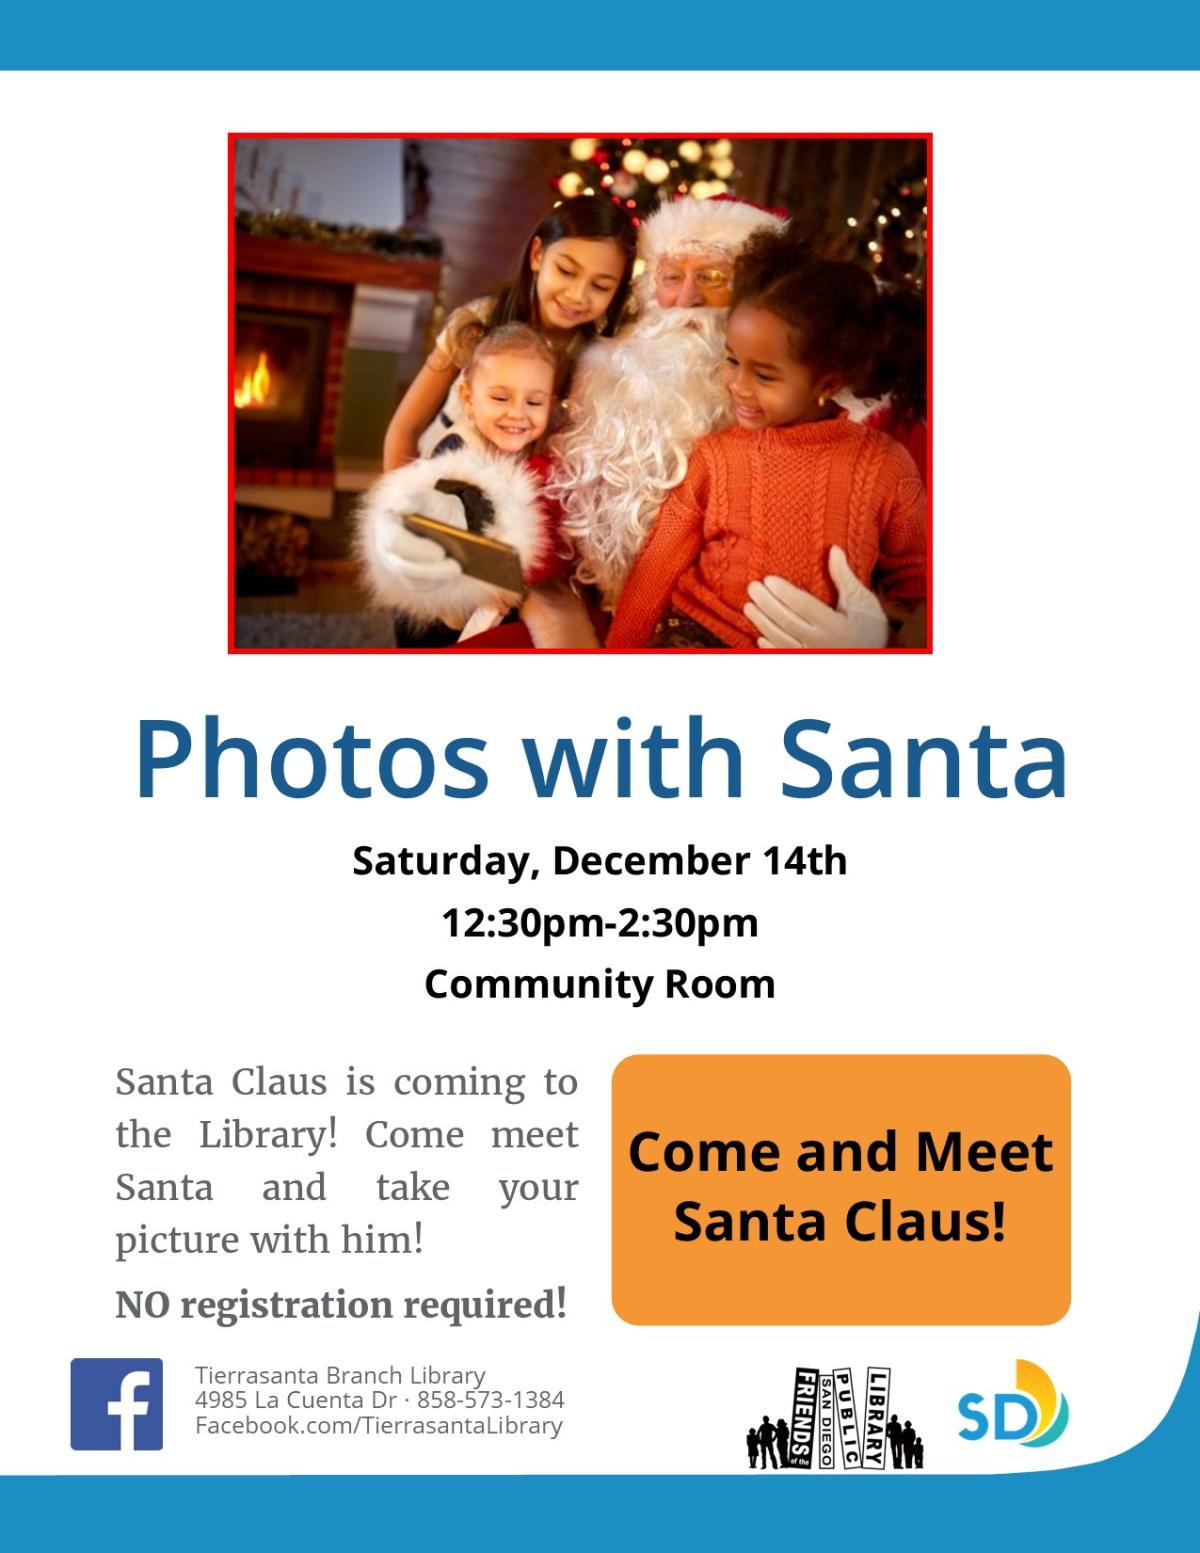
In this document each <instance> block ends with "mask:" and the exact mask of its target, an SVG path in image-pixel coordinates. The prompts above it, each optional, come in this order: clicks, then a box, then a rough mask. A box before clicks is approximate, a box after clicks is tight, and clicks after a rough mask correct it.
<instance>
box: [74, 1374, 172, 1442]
mask: <svg viewBox="0 0 1200 1553" xmlns="http://www.w3.org/2000/svg"><path fill="white" fill-rule="evenodd" d="M162 1441H163V1367H162V1360H161V1359H72V1360H71V1449H72V1450H73V1451H160V1450H162Z"/></svg>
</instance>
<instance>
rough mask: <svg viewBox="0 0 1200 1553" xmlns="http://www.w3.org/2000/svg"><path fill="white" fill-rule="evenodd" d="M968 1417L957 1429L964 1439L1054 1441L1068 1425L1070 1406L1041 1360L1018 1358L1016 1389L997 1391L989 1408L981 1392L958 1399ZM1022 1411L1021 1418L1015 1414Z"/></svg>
mask: <svg viewBox="0 0 1200 1553" xmlns="http://www.w3.org/2000/svg"><path fill="white" fill-rule="evenodd" d="M958 1411H959V1412H960V1413H961V1414H962V1416H963V1417H964V1418H965V1419H966V1420H967V1423H968V1426H969V1427H967V1428H966V1429H960V1430H959V1431H958V1432H959V1434H960V1435H962V1437H963V1439H964V1440H972V1441H974V1440H986V1439H987V1437H988V1433H989V1431H990V1432H991V1436H992V1439H993V1440H1016V1441H1017V1443H1018V1444H1020V1445H1033V1446H1041V1445H1053V1444H1054V1442H1055V1440H1057V1439H1058V1437H1059V1435H1060V1434H1062V1432H1063V1430H1064V1429H1065V1428H1066V1427H1067V1422H1068V1420H1069V1419H1070V1417H1071V1409H1070V1408H1069V1407H1068V1406H1067V1399H1066V1397H1063V1396H1059V1394H1058V1393H1057V1392H1056V1391H1055V1389H1054V1382H1053V1381H1052V1380H1051V1379H1050V1377H1049V1375H1047V1374H1046V1372H1045V1370H1043V1369H1042V1367H1041V1365H1040V1364H1033V1363H1032V1362H1031V1361H1030V1360H1028V1359H1018V1360H1017V1389H1016V1390H1015V1391H998V1392H996V1394H995V1396H994V1397H993V1398H992V1402H991V1409H990V1411H989V1409H988V1407H987V1405H986V1400H985V1398H984V1396H983V1395H982V1393H981V1392H978V1391H968V1392H967V1393H966V1395H965V1396H962V1397H960V1398H959V1400H958ZM1018 1414H1019V1418H1018V1417H1017V1416H1016V1415H1018Z"/></svg>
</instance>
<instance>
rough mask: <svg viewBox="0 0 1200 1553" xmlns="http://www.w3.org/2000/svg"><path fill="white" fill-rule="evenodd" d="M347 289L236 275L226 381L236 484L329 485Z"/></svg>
mask: <svg viewBox="0 0 1200 1553" xmlns="http://www.w3.org/2000/svg"><path fill="white" fill-rule="evenodd" d="M353 300H354V288H353V287H352V286H343V285H334V284H331V283H329V282H326V281H314V280H302V279H292V278H288V277H284V276H275V275H251V274H239V275H238V276H237V279H236V285H235V289H234V317H233V361H232V363H231V372H230V377H231V386H230V392H231V394H232V395H233V415H234V427H233V438H234V453H235V467H236V469H237V479H238V483H239V484H250V485H255V486H264V485H266V486H270V485H301V486H310V487H311V486H324V487H326V488H330V487H332V484H333V449H334V438H335V435H336V432H337V413H338V401H339V398H340V396H341V387H342V365H343V359H344V355H345V347H346V333H347V329H348V327H349V322H350V310H351V306H352V304H353Z"/></svg>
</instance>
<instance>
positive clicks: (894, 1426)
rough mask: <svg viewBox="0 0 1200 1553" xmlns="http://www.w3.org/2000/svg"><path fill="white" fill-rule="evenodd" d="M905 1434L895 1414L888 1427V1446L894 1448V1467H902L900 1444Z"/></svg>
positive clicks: (889, 1420)
mask: <svg viewBox="0 0 1200 1553" xmlns="http://www.w3.org/2000/svg"><path fill="white" fill-rule="evenodd" d="M903 1434H904V1431H903V1429H901V1427H900V1420H899V1419H898V1418H897V1417H896V1415H895V1413H893V1414H892V1416H891V1418H890V1419H888V1426H887V1437H888V1444H889V1445H890V1446H891V1447H892V1466H893V1467H898V1466H899V1465H900V1443H901V1439H902V1437H903Z"/></svg>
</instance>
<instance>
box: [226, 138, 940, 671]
mask: <svg viewBox="0 0 1200 1553" xmlns="http://www.w3.org/2000/svg"><path fill="white" fill-rule="evenodd" d="M587 133H588V134H589V135H590V134H592V133H593V132H592V131H588V132H587ZM628 133H629V131H628V130H620V131H616V132H614V131H607V132H603V133H601V132H599V131H597V132H595V138H597V139H606V140H611V139H614V138H620V136H621V135H626V134H628ZM687 133H688V134H689V135H692V136H693V138H695V139H699V140H708V139H714V140H715V139H719V138H720V136H721V135H724V136H726V137H728V138H729V139H731V140H921V141H924V143H925V178H926V183H927V191H926V192H927V200H926V203H927V204H928V207H929V208H928V211H927V212H926V215H927V218H928V219H927V222H926V239H925V319H926V345H925V350H926V371H927V374H928V383H929V390H928V392H929V398H928V408H927V411H926V437H927V438H928V447H929V480H928V489H927V491H926V512H925V553H926V558H927V564H926V584H925V600H926V605H925V608H926V643H925V646H924V647H794V648H789V647H785V648H776V649H774V651H775V652H785V653H804V654H807V655H809V656H811V655H812V654H814V653H818V654H821V655H833V656H837V657H845V656H854V657H857V656H866V655H872V656H879V655H885V656H887V657H914V656H915V657H926V656H928V655H929V654H930V653H932V652H933V134H932V132H931V131H928V130H917V131H914V132H908V133H905V132H903V131H899V130H886V131H880V132H875V131H871V130H852V131H849V132H847V133H844V134H833V133H829V132H827V131H815V130H814V131H804V132H802V133H798V134H794V135H776V134H766V133H758V132H753V133H744V134H737V133H736V132H733V131H730V130H728V129H724V130H722V131H720V135H718V134H713V135H707V134H701V133H700V132H699V131H692V130H689V131H688V132H687ZM582 134H584V131H583V130H573V131H571V132H570V133H560V132H558V131H543V130H535V131H533V132H531V133H529V134H524V135H518V134H509V135H495V134H485V133H482V132H475V131H471V132H460V131H453V132H445V131H435V132H433V133H429V132H425V133H422V132H420V131H416V130H405V131H395V132H391V133H384V132H382V131H377V130H372V131H364V132H362V133H357V132H353V131H334V132H331V133H329V134H312V133H310V132H308V131H305V130H285V131H283V132H282V133H281V132H279V131H277V130H256V131H249V130H230V132H229V134H228V161H229V190H228V213H227V216H228V229H229V230H228V273H227V282H228V300H227V313H228V351H229V362H228V368H229V383H228V385H227V389H226V403H227V404H228V407H229V409H228V447H227V455H228V460H229V475H228V486H229V516H228V536H227V545H228V562H227V565H228V573H229V579H228V606H227V607H228V621H227V627H228V631H227V645H226V651H227V652H228V653H229V654H231V655H236V656H238V657H244V656H254V655H264V654H265V655H269V656H279V655H284V654H285V655H288V656H294V655H302V654H310V655H311V654H317V655H321V656H328V655H330V654H334V655H344V654H353V655H356V656H359V657H362V656H375V655H388V656H391V655H394V654H396V653H404V654H409V653H418V654H421V655H425V656H428V655H434V654H442V653H445V651H446V649H445V648H444V647H238V646H237V645H236V641H235V636H236V625H237V621H236V609H237V601H236V598H235V593H234V560H235V526H234V490H235V484H236V480H235V463H234V422H235V416H234V407H233V388H234V381H233V377H234V367H233V360H234V275H235V255H234V236H235V225H234V216H235V203H234V201H235V192H236V191H235V183H236V162H237V142H238V141H239V140H266V139H271V140H572V139H574V138H576V137H577V136H579V135H582ZM640 138H642V139H649V140H655V139H664V140H666V139H680V138H682V136H681V135H676V134H675V133H674V132H672V133H671V134H667V133H666V132H653V133H652V132H650V131H645V132H644V133H642V134H641V135H640ZM454 650H455V652H461V653H475V654H478V655H481V656H484V655H487V656H498V657H512V656H514V655H518V656H523V657H528V656H530V655H532V654H535V653H546V652H551V653H558V654H580V653H582V654H588V655H590V654H594V653H596V652H597V651H600V652H603V651H604V650H605V649H604V648H602V647H601V648H595V647H516V648H513V647H509V648H497V647H471V646H470V645H469V644H464V645H463V646H462V647H456V648H455V649H454ZM701 650H703V649H701ZM613 652H614V653H616V654H620V655H621V656H624V657H629V656H641V655H650V656H653V657H655V658H672V657H674V656H676V654H675V653H671V652H662V651H661V650H659V649H656V648H652V647H618V648H614V649H613ZM689 656H690V654H689Z"/></svg>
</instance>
